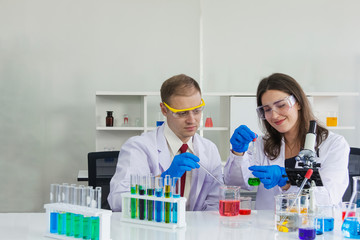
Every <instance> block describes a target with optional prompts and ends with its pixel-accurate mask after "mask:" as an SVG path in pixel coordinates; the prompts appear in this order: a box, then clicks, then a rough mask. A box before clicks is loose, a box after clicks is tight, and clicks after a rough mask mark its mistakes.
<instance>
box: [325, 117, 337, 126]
mask: <svg viewBox="0 0 360 240" xmlns="http://www.w3.org/2000/svg"><path fill="white" fill-rule="evenodd" d="M326 126H328V127H336V126H337V117H327V118H326Z"/></svg>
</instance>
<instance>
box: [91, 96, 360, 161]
mask: <svg viewBox="0 0 360 240" xmlns="http://www.w3.org/2000/svg"><path fill="white" fill-rule="evenodd" d="M307 96H308V98H309V100H310V102H311V103H312V106H313V109H314V113H315V115H316V116H317V117H318V118H319V120H321V121H323V122H324V123H325V117H326V114H327V113H328V112H336V113H337V114H338V126H336V127H328V128H329V129H330V130H331V131H332V130H335V131H337V130H341V131H342V130H346V131H348V130H350V131H351V130H354V129H355V126H353V125H344V124H343V123H342V122H343V121H342V118H341V111H340V110H341V105H340V102H341V101H340V99H339V98H342V97H356V96H359V93H357V92H344V93H342V92H313V93H308V94H307ZM255 97H256V96H255V94H254V93H249V92H244V93H241V92H240V93H239V92H229V93H222V92H213V93H203V98H204V101H205V103H206V106H205V109H204V111H203V115H202V119H201V124H200V128H199V130H198V133H199V134H200V135H201V136H204V137H205V138H208V139H210V140H211V141H213V142H214V143H215V144H216V145H217V147H218V149H219V152H220V155H221V158H222V161H223V162H225V161H226V159H227V157H228V155H229V149H230V147H231V146H230V142H229V139H230V137H231V134H232V132H233V131H234V129H235V128H236V127H238V126H239V125H241V124H245V125H248V126H249V127H250V128H251V129H254V131H256V132H258V133H261V131H260V129H259V126H258V119H257V116H256V111H255V108H256V99H255ZM95 104H96V106H95V107H96V151H103V150H104V149H114V150H120V148H121V146H122V144H123V143H124V142H125V141H126V140H127V139H128V138H130V137H132V136H136V135H140V134H141V133H143V132H148V131H152V130H154V129H156V121H157V120H158V118H159V114H160V108H159V104H160V95H159V93H158V92H114V91H109V92H108V91H100V92H96V103H95ZM106 111H113V112H114V113H113V116H114V126H113V127H106V126H105V117H106ZM125 113H126V114H128V116H129V124H128V125H126V126H124V124H123V115H124V114H125ZM209 115H210V116H211V118H212V121H213V124H214V127H204V124H205V119H206V117H207V116H209ZM324 125H325V124H324Z"/></svg>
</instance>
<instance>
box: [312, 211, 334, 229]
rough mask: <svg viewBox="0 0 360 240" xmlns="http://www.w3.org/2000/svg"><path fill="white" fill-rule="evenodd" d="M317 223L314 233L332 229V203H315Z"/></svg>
mask: <svg viewBox="0 0 360 240" xmlns="http://www.w3.org/2000/svg"><path fill="white" fill-rule="evenodd" d="M316 208H317V218H316V221H317V225H318V227H317V228H316V230H317V231H316V234H318V235H320V234H322V232H331V231H332V230H334V209H333V208H334V207H333V206H332V205H317V206H316Z"/></svg>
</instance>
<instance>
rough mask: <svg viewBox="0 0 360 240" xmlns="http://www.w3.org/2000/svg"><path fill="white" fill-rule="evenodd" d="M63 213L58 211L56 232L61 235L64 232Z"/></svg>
mask: <svg viewBox="0 0 360 240" xmlns="http://www.w3.org/2000/svg"><path fill="white" fill-rule="evenodd" d="M64 216H65V213H59V214H58V234H60V235H63V234H65V231H64V229H65V221H64V220H65V218H64Z"/></svg>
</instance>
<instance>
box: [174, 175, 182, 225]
mask: <svg viewBox="0 0 360 240" xmlns="http://www.w3.org/2000/svg"><path fill="white" fill-rule="evenodd" d="M180 192H181V181H180V178H179V177H174V178H173V189H172V193H173V197H174V198H180ZM177 214H178V204H177V203H174V204H173V219H172V222H173V223H177Z"/></svg>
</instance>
